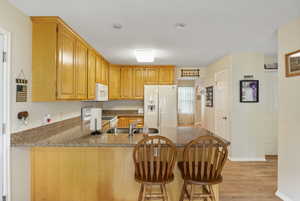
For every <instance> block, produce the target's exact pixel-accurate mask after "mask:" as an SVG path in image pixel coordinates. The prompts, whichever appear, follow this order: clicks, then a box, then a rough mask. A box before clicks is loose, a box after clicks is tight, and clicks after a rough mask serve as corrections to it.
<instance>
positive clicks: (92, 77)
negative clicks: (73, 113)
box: [88, 50, 96, 100]
mask: <svg viewBox="0 0 300 201" xmlns="http://www.w3.org/2000/svg"><path fill="white" fill-rule="evenodd" d="M95 98H96V53H95V52H94V51H93V50H89V57H88V99H89V100H93V99H95Z"/></svg>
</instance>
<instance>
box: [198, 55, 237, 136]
mask: <svg viewBox="0 0 300 201" xmlns="http://www.w3.org/2000/svg"><path fill="white" fill-rule="evenodd" d="M231 68H232V57H231V56H225V57H223V58H221V59H219V60H218V61H216V62H214V63H212V64H210V65H208V66H207V67H206V68H205V73H204V77H203V78H201V80H202V82H201V84H202V86H203V88H205V87H208V86H215V74H216V73H217V72H220V71H224V70H228V71H229V72H231ZM230 75H231V73H230ZM229 93H231V91H229ZM202 98H203V99H202V104H204V105H205V95H203V96H202ZM201 112H202V115H201V116H202V117H201V120H202V121H201V123H202V126H203V127H204V128H206V129H208V130H210V131H212V132H214V131H215V109H214V107H205V106H203V107H202V110H201Z"/></svg>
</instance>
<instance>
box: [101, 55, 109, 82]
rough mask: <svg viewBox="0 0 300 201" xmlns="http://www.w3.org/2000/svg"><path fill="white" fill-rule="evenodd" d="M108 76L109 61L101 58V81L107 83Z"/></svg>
mask: <svg viewBox="0 0 300 201" xmlns="http://www.w3.org/2000/svg"><path fill="white" fill-rule="evenodd" d="M108 77H109V63H108V61H106V60H105V59H102V69H101V83H102V84H105V85H108Z"/></svg>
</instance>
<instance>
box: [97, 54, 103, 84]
mask: <svg viewBox="0 0 300 201" xmlns="http://www.w3.org/2000/svg"><path fill="white" fill-rule="evenodd" d="M96 83H101V84H102V58H101V56H100V55H97V56H96Z"/></svg>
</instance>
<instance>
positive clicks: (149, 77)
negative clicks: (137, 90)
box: [145, 67, 159, 84]
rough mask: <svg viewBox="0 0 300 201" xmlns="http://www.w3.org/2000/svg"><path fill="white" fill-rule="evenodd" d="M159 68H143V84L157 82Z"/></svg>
mask: <svg viewBox="0 0 300 201" xmlns="http://www.w3.org/2000/svg"><path fill="white" fill-rule="evenodd" d="M158 78H159V68H157V67H148V68H145V84H158Z"/></svg>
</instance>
